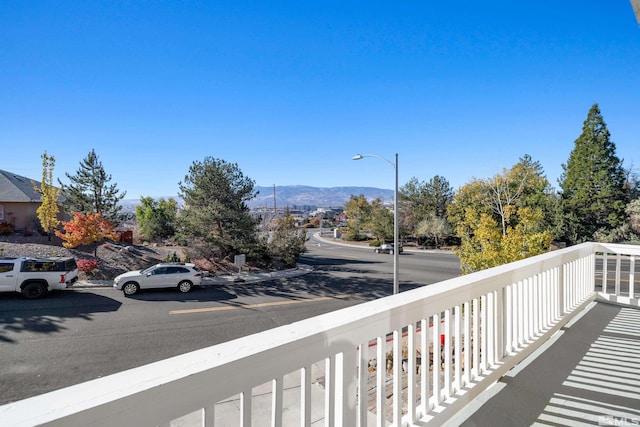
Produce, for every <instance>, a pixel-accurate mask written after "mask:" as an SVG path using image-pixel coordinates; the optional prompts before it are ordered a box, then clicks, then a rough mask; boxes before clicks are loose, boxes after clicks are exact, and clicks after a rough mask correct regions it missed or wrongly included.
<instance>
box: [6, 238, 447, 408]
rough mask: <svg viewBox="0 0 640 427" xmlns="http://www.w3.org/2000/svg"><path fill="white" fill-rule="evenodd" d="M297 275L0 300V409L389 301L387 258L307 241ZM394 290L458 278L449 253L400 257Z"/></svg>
mask: <svg viewBox="0 0 640 427" xmlns="http://www.w3.org/2000/svg"><path fill="white" fill-rule="evenodd" d="M308 247H309V251H308V253H307V254H305V255H304V257H303V259H302V260H301V262H303V263H306V264H309V265H313V266H314V271H313V272H311V273H308V274H306V275H302V276H298V277H294V278H288V279H278V280H271V281H267V282H261V283H253V284H249V283H229V284H226V285H216V286H211V287H203V288H200V289H195V290H194V291H192V292H191V293H189V294H180V293H178V292H174V291H169V290H158V291H146V292H143V293H141V294H140V295H137V296H134V297H132V298H125V297H124V296H123V295H122V293H121V292H119V291H116V290H114V289H111V288H98V289H75V290H68V291H64V292H58V293H53V294H51V295H49V296H48V297H47V298H45V299H42V300H34V301H31V300H24V299H22V298H21V297H20V296H19V295H17V294H15V295H14V294H0V360H1V361H2V363H1V364H0V404H5V403H8V402H12V401H15V400H20V399H23V398H26V397H30V396H34V395H37V394H41V393H45V392H47V391H52V390H56V389H59V388H62V387H66V386H69V385H73V384H76V383H79V382H82V381H87V380H90V379H94V378H98V377H102V376H106V375H109V374H112V373H115V372H119V371H123V370H126V369H130V368H134V367H137V366H141V365H143V364H147V363H151V362H154V361H158V360H161V359H165V358H169V357H172V356H176V355H178V354H182V353H185V352H188V351H192V350H197V349H200V348H204V347H207V346H210V345H214V344H217V343H220V342H225V341H229V340H232V339H235V338H238V337H242V336H246V335H250V334H253V333H256V332H260V331H263V330H267V329H270V328H273V327H276V326H280V325H284V324H288V323H291V322H295V321H298V320H302V319H305V318H308V317H312V316H316V315H319V314H322V313H326V312H330V311H334V310H338V309H341V308H345V307H348V306H351V305H355V304H359V303H361V302H365V301H368V300H371V299H373V298H379V297H382V296H385V295H389V294H390V293H391V290H392V266H393V257H392V256H390V255H384V254H374V253H373V250H372V249H370V248H349V247H343V246H336V245H332V244H329V243H326V242H319V241H315V240H310V241H309V243H308ZM400 262H401V275H400V284H401V291H405V290H408V289H410V288H413V287H417V286H424V285H428V284H430V283H434V282H437V281H439V280H443V279H446V278H449V277H454V276H456V275H458V272H459V266H458V261H457V258H455V256H453V255H451V254H425V253H419V254H418V253H409V252H407V253H405V254H402V255H401V256H400Z"/></svg>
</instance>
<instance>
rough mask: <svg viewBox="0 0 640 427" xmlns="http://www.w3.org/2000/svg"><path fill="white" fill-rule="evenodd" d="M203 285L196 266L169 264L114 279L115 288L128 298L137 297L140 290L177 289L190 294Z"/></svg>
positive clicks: (130, 272)
mask: <svg viewBox="0 0 640 427" xmlns="http://www.w3.org/2000/svg"><path fill="white" fill-rule="evenodd" d="M201 283H202V273H201V272H200V270H198V268H197V267H196V266H195V264H190V263H179V262H168V263H160V264H156V265H153V266H151V267H149V268H146V269H144V270H137V271H128V272H126V273H122V274H120V275H119V276H117V277H116V278H115V279H113V287H114V288H116V289H118V290H122V292H123V293H124V294H125V295H126V296H130V295H135V294H137V293H138V291H139V290H140V289H151V288H177V289H178V290H179V291H180V292H189V291H190V290H191V289H192V288H193V287H194V286H198V285H200V284H201Z"/></svg>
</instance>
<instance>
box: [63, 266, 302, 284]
mask: <svg viewBox="0 0 640 427" xmlns="http://www.w3.org/2000/svg"><path fill="white" fill-rule="evenodd" d="M311 271H313V269H312V268H311V267H310V266H307V265H299V266H298V267H296V268H291V269H288V270H282V271H267V272H257V273H248V272H241V273H239V274H225V275H219V276H206V277H204V278H203V279H202V284H201V285H200V286H203V287H205V286H216V285H228V284H231V283H234V284H239V285H240V284H250V283H257V282H265V281H268V280H275V279H283V278H289V277H296V276H301V275H303V274H307V273H310V272H311ZM111 287H113V280H79V281H77V282H76V283H74V284H73V286H72V287H71V288H69V289H74V288H76V289H87V288H111Z"/></svg>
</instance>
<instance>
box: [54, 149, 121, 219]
mask: <svg viewBox="0 0 640 427" xmlns="http://www.w3.org/2000/svg"><path fill="white" fill-rule="evenodd" d="M65 175H66V176H67V178H69V180H70V181H71V183H70V184H69V185H64V184H63V183H62V182H60V186H61V188H62V195H63V196H64V199H65V204H66V205H67V207H68V210H69V211H71V212H80V213H84V214H86V213H89V212H93V213H98V214H101V215H102V217H103V218H106V219H108V220H109V221H110V222H111V223H113V224H116V223H117V218H118V212H120V210H121V209H122V206H120V205H119V204H118V202H120V200H122V199H123V198H124V196H125V195H126V194H127V193H126V191H123V192H122V193H121V192H120V190H118V186H117V184H111V185H109V181H111V175H108V174H107V173H106V172H105V170H104V166H102V162H101V161H99V159H98V156H97V155H96V152H95V150H93V149H92V150H91V151H90V152H89V154H88V155H87V157H85V158H84V159H82V161H81V162H80V168H79V169H78V170H77V171H76V174H75V175H69V173H65Z"/></svg>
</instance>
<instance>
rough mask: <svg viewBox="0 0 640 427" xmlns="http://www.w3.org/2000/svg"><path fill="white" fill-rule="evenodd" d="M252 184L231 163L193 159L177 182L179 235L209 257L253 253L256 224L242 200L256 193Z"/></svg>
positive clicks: (256, 240)
mask: <svg viewBox="0 0 640 427" xmlns="http://www.w3.org/2000/svg"><path fill="white" fill-rule="evenodd" d="M254 186H255V183H254V181H252V180H251V179H249V178H248V177H245V176H244V175H243V174H242V172H241V171H240V169H239V168H238V165H237V164H235V163H233V164H232V163H227V162H225V161H224V160H220V159H214V158H212V157H206V158H205V159H204V161H203V162H199V161H195V162H193V164H192V165H191V166H190V167H189V175H186V176H185V178H184V182H180V183H179V188H180V196H181V197H182V198H183V200H184V207H183V209H182V211H181V213H180V215H179V217H178V234H179V237H181V238H183V239H184V240H186V241H187V242H188V243H189V244H190V246H191V249H192V250H194V251H196V252H198V253H199V255H201V256H203V257H205V258H208V259H210V260H212V261H213V260H215V259H216V258H223V259H224V258H226V259H232V257H233V255H237V254H241V253H244V254H247V256H257V255H258V254H257V252H256V251H257V250H258V247H259V245H258V239H257V234H256V231H257V224H256V221H254V219H253V218H252V217H251V215H250V212H249V208H248V207H247V204H246V202H248V201H249V200H251V199H253V198H254V197H255V196H256V195H257V192H255V191H254Z"/></svg>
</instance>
